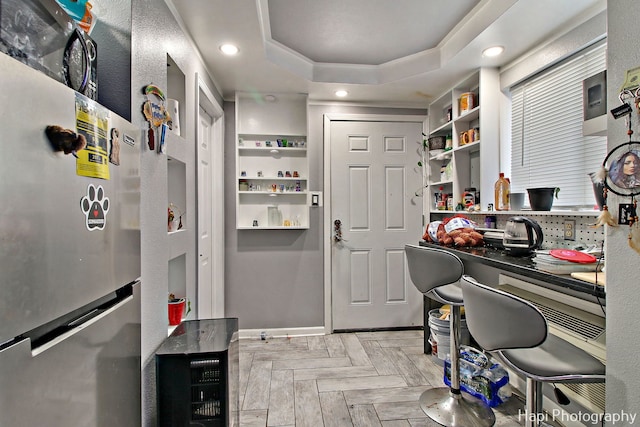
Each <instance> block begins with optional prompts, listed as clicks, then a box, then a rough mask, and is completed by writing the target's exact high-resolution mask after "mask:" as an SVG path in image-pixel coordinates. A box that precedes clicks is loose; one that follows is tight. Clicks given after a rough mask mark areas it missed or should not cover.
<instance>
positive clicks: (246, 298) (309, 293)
mask: <svg viewBox="0 0 640 427" xmlns="http://www.w3.org/2000/svg"><path fill="white" fill-rule="evenodd" d="M224 109H225V176H227V177H232V176H235V175H236V172H235V167H236V166H235V162H236V159H235V117H234V116H235V113H234V109H235V105H234V103H225V105H224ZM329 113H334V114H336V113H343V114H401V115H402V114H405V115H425V116H426V114H427V110H426V109H425V110H422V109H393V108H374V107H353V106H349V105H347V104H344V105H338V104H335V105H334V104H321V105H310V106H309V110H308V125H309V135H308V138H307V140H308V150H309V151H308V155H309V188H310V190H312V191H314V190H315V191H318V190H319V191H325V189H324V188H323V180H324V174H323V165H324V163H323V162H324V156H323V153H324V143H323V138H324V137H323V118H324V114H329ZM325 197H326V194H325ZM235 209H236V206H235V181H234V180H231V179H228V180H226V183H225V218H226V225H225V227H226V237H225V279H226V280H225V281H226V287H225V295H226V301H225V308H226V315H227V316H232V317H238V318H239V323H240V328H241V329H259V330H266V331H267V332H268V333H269V330H271V329H277V328H282V329H288V328H304V327H321V326H324V256H323V253H324V245H325V244H330V238H329V237H328V236H327V238H325V236H323V235H322V233H323V229H322V227H323V223H324V215H326V214H327V213H326V212H325V211H324V208H323V207H318V208H310V218H309V225H310V227H309V229H308V230H236V228H235V215H236V212H235ZM419 238H420V236H416V241H418V240H419Z"/></svg>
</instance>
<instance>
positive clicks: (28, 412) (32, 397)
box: [0, 285, 141, 427]
mask: <svg viewBox="0 0 640 427" xmlns="http://www.w3.org/2000/svg"><path fill="white" fill-rule="evenodd" d="M124 301H126V302H123V303H122V304H118V305H117V309H116V308H115V307H116V306H114V310H113V311H110V312H109V313H108V314H107V315H104V316H96V317H95V318H93V319H91V320H89V321H87V322H86V323H84V324H77V325H76V326H79V327H80V330H79V331H78V332H77V333H75V334H72V335H70V336H69V337H67V338H66V339H64V340H62V341H60V342H59V343H57V344H56V345H53V346H47V348H46V350H44V351H40V352H36V353H37V354H36V355H35V356H34V352H33V348H32V343H31V340H30V339H29V338H24V339H22V340H21V341H19V342H17V343H16V344H14V345H12V346H9V347H8V348H4V349H2V350H0V389H1V390H2V393H0V426H37V425H47V426H50V427H69V426H86V427H103V426H104V427H107V426H109V427H113V426H118V427H129V426H130V427H138V426H139V425H140V423H141V409H140V363H141V362H140V289H139V286H138V285H135V286H134V287H133V298H126V299H125V300H124ZM105 313H106V312H105ZM96 319H97V320H96ZM36 348H37V347H36Z"/></svg>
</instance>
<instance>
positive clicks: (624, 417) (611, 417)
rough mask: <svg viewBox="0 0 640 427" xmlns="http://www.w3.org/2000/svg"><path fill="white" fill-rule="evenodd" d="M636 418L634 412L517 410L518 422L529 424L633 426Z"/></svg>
mask: <svg viewBox="0 0 640 427" xmlns="http://www.w3.org/2000/svg"><path fill="white" fill-rule="evenodd" d="M637 416H638V414H637V413H635V412H633V413H632V412H626V411H620V412H611V413H609V412H605V413H603V414H594V413H592V412H582V411H578V412H572V413H569V412H565V411H561V410H560V409H554V410H552V411H551V412H550V413H547V412H543V413H531V412H529V411H523V410H518V421H519V422H522V421H525V422H531V421H535V422H537V423H541V422H546V423H548V422H550V421H558V422H560V423H566V422H581V423H583V424H587V425H595V424H601V423H602V422H605V423H606V424H607V425H617V424H620V425H633V424H635V422H636V417H637Z"/></svg>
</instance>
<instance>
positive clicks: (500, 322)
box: [460, 275, 548, 351]
mask: <svg viewBox="0 0 640 427" xmlns="http://www.w3.org/2000/svg"><path fill="white" fill-rule="evenodd" d="M460 285H461V287H462V294H463V296H464V308H465V317H466V320H467V327H468V328H469V332H470V333H471V335H472V336H473V338H474V339H475V340H476V341H477V342H478V344H479V345H480V346H481V347H482V348H484V349H485V350H488V351H493V350H506V349H516V348H532V347H537V346H539V345H540V344H542V343H543V342H544V341H545V340H546V339H547V333H548V329H547V321H546V319H545V318H544V315H543V314H542V313H541V312H540V310H538V308H537V307H536V306H534V305H533V304H531V303H530V302H529V301H526V300H524V299H522V298H519V297H516V296H515V295H512V294H509V293H506V292H503V291H500V290H498V289H494V288H492V287H490V286H486V285H483V284H481V283H478V282H477V281H476V280H475V279H473V278H472V277H470V276H467V275H463V276H462V280H461V281H460Z"/></svg>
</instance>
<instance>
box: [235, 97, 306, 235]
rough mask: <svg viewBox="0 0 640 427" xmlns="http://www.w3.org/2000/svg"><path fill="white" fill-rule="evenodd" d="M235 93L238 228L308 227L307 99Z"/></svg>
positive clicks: (289, 228)
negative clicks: (269, 98) (264, 98)
mask: <svg viewBox="0 0 640 427" xmlns="http://www.w3.org/2000/svg"><path fill="white" fill-rule="evenodd" d="M274 97H275V99H273V100H272V102H257V101H256V98H255V96H249V95H243V94H238V95H237V96H236V123H237V129H236V228H237V229H251V230H256V229H278V230H279V229H288V230H291V229H307V228H309V207H308V206H309V202H308V193H309V182H308V174H309V162H308V156H307V115H306V111H307V108H306V107H307V98H306V96H301V95H275V96H274Z"/></svg>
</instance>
